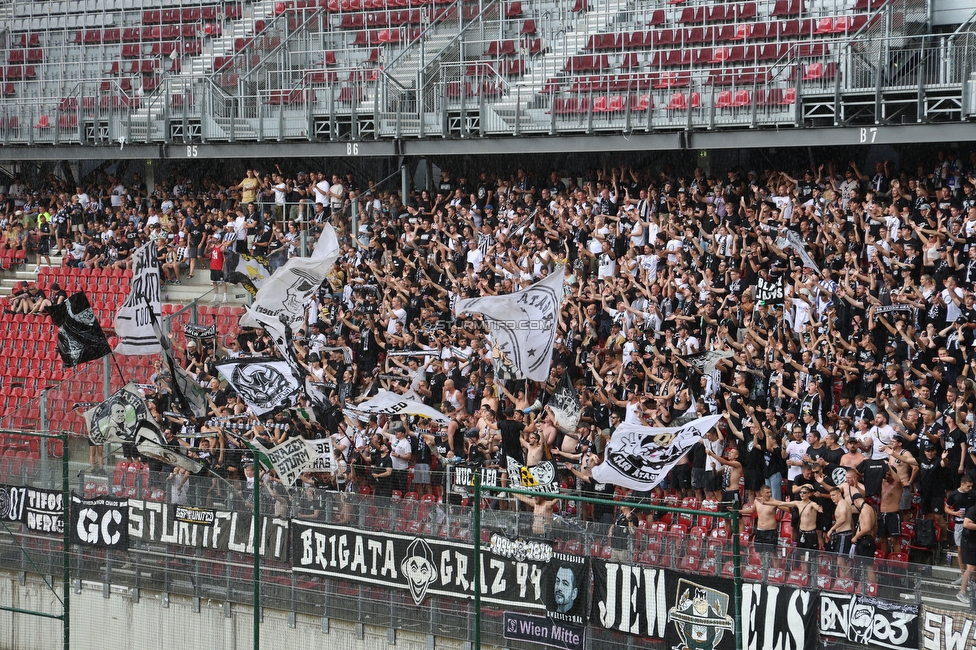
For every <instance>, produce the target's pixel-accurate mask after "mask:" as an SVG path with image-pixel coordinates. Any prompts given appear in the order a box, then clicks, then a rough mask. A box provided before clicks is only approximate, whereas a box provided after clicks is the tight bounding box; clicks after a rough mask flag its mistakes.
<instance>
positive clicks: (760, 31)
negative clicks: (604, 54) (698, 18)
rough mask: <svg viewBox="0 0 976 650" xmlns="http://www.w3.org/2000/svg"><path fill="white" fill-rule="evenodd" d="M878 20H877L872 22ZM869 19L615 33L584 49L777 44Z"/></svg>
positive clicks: (844, 30)
mask: <svg viewBox="0 0 976 650" xmlns="http://www.w3.org/2000/svg"><path fill="white" fill-rule="evenodd" d="M875 20H877V18H875ZM868 21H869V17H868V16H865V15H860V16H841V17H838V18H825V19H822V20H817V19H814V18H807V19H803V20H783V21H775V20H774V21H770V22H762V23H744V24H740V25H723V26H714V27H679V28H667V29H653V30H649V31H636V32H616V33H607V34H596V35H594V36H591V37H590V39H589V41H588V42H587V44H586V49H589V50H594V51H600V50H621V49H623V50H636V49H645V48H661V47H685V46H687V45H697V44H706V43H723V42H733V41H743V40H778V39H793V38H812V37H814V36H822V35H825V34H840V33H848V32H855V31H857V30H859V29H860V28H862V27H864V25H866V24H867V23H868Z"/></svg>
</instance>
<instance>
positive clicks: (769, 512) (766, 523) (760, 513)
mask: <svg viewBox="0 0 976 650" xmlns="http://www.w3.org/2000/svg"><path fill="white" fill-rule="evenodd" d="M777 508H779V509H780V510H789V508H790V504H789V503H787V502H786V501H777V500H776V499H774V498H773V490H772V488H771V487H769V486H768V485H763V486H762V487H761V488H759V494H758V495H756V499H755V501H753V502H752V505H751V506H748V507H746V508H743V509H742V514H743V515H751V514H755V515H756V531H755V533H754V535H753V540H754V542H755V545H756V550H757V551H759V552H760V553H772V552H774V551H775V550H776V544H777V543H778V542H779V533H778V532H777V528H776V527H777V525H778V524H777V521H776V509H777Z"/></svg>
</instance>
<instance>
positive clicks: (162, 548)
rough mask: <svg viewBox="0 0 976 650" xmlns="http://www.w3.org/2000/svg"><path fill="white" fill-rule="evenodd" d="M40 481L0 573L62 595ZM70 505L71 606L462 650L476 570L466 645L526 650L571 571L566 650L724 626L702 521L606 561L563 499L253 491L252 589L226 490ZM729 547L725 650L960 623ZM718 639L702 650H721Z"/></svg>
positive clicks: (708, 531)
mask: <svg viewBox="0 0 976 650" xmlns="http://www.w3.org/2000/svg"><path fill="white" fill-rule="evenodd" d="M4 435H5V438H4V440H5V444H7V443H9V441H10V436H11V435H13V436H19V437H17V438H15V439H14V442H15V443H16V442H18V441H23V440H24V439H25V436H24V435H23V432H17V433H5V434H4ZM26 438H27V439H30V436H26ZM65 462H67V461H65ZM52 464H53V461H52ZM58 469H60V467H58ZM58 475H59V472H57V471H54V470H53V467H52V468H50V471H48V473H47V474H46V475H45V474H44V473H43V472H42V470H41V466H37V467H36V468H34V469H33V470H32V471H30V472H27V473H23V472H21V473H20V474H11V473H10V472H9V468H8V467H7V466H6V465H5V464H3V463H0V484H2V485H0V494H2V495H3V496H4V497H5V498H4V499H3V500H2V501H3V502H4V504H5V506H6V511H5V516H4V518H3V519H4V522H3V523H4V526H3V527H2V528H0V567H2V568H3V569H5V570H7V571H14V572H18V573H21V574H22V575H24V576H26V575H28V574H31V575H38V576H42V577H48V578H47V579H48V580H49V581H51V582H56V580H52V579H51V578H50V577H49V576H60V575H61V571H62V566H63V564H62V558H63V552H64V548H65V547H64V541H63V537H62V535H61V533H60V531H59V529H58V526H57V524H56V523H54V522H55V521H56V520H58V517H59V512H58V510H57V506H56V505H55V503H56V502H55V500H53V499H50V498H44V497H45V495H52V494H60V493H61V490H60V485H59V481H58V480H57V477H58ZM69 487H70V490H69V491H70V492H72V493H74V497H70V498H71V499H72V500H74V503H73V505H72V510H73V513H72V514H71V516H67V515H65V516H64V519H63V521H64V523H65V524H66V525H67V526H68V527H69V533H70V536H71V537H72V538H73V539H74V540H75V543H73V544H72V545H71V546H70V547H68V549H67V553H68V562H69V566H70V584H71V585H72V586H73V588H74V589H75V590H78V589H80V588H81V584H82V582H88V583H101V584H102V585H103V589H104V593H106V595H108V594H110V593H112V589H111V587H113V586H122V587H127V588H128V589H129V593H130V594H131V598H132V599H133V600H135V601H138V600H139V597H140V596H139V594H140V592H141V591H144V590H145V591H150V592H158V593H162V594H164V595H181V596H186V597H190V598H193V599H209V600H216V601H219V602H223V603H225V605H224V611H225V614H226V615H228V616H231V615H233V612H234V611H235V609H234V606H237V605H243V606H249V605H251V604H252V603H253V597H254V587H255V583H257V584H258V586H259V591H260V603H261V606H262V607H265V608H269V609H276V610H282V611H285V612H289V613H292V614H304V615H308V616H313V617H322V618H323V619H339V620H346V621H351V622H356V623H363V624H369V625H375V626H379V627H385V628H391V629H402V630H414V631H418V632H422V633H427V634H431V635H434V636H440V637H446V638H453V639H460V640H466V641H471V642H474V641H475V639H474V636H473V635H474V622H475V612H474V609H473V600H474V598H473V596H474V593H473V589H474V584H476V583H475V566H476V565H480V566H481V567H482V572H481V574H480V575H479V576H478V582H479V583H480V584H481V585H482V586H481V592H480V600H481V609H480V613H481V617H480V623H481V626H480V636H479V640H480V642H481V643H482V644H485V645H497V646H502V647H509V648H521V647H526V648H527V647H534V644H533V643H532V639H531V637H532V633H530V632H526V633H525V634H521V633H519V634H514V635H513V633H512V631H511V630H512V627H511V626H515V627H518V626H519V625H522V624H524V626H525V627H524V630H531V629H532V625H531V623H532V622H533V621H538V620H540V619H541V620H543V621H547V620H548V621H550V622H551V621H553V620H557V621H558V620H560V619H559V617H558V614H553V613H552V612H553V609H554V608H556V607H557V605H554V603H553V601H552V598H551V597H550V595H549V594H551V593H552V590H553V586H552V585H553V580H554V579H555V578H554V574H555V573H556V572H557V571H558V568H562V567H565V566H570V567H572V568H573V569H575V570H577V573H576V577H575V579H577V580H580V582H579V587H578V595H577V596H575V597H574V598H573V600H578V604H576V605H574V607H575V609H573V610H572V613H571V614H569V615H566V616H564V617H563V622H562V623H561V624H560V625H561V627H560V629H561V630H562V633H563V634H568V635H570V636H572V634H574V633H575V632H576V631H577V630H578V631H579V632H580V634H581V638H587V640H586V641H585V643H589V644H591V645H590V646H589V647H601V648H603V647H606V648H633V647H648V648H665V647H671V645H673V643H672V641H673V640H674V639H675V638H676V637H675V635H679V636H680V634H681V633H682V632H681V631H680V629H681V625H680V624H682V623H683V622H687V621H688V620H690V619H688V616H687V615H685V614H687V612H685V614H682V612H683V611H684V609H683V608H685V607H686V606H690V604H689V603H691V602H692V601H693V600H694V597H695V594H699V593H700V594H702V596H701V597H702V598H705V599H706V600H707V602H708V603H709V605H710V606H713V608H714V611H716V612H718V611H721V612H722V616H723V617H725V616H728V617H729V618H728V619H724V618H723V619H722V620H723V621H726V622H728V621H731V620H732V619H733V618H734V617H733V616H732V614H733V613H734V609H733V598H732V594H733V585H734V584H735V583H734V580H733V578H734V575H733V574H734V560H735V555H734V546H735V541H736V540H735V539H734V537H733V535H732V528H731V526H730V525H728V522H725V521H724V520H722V519H720V518H719V516H718V514H717V513H714V512H708V513H705V512H701V511H698V512H696V513H695V514H688V513H687V512H686V511H685V512H681V511H677V510H676V511H674V512H671V513H666V512H654V513H651V516H650V517H649V520H648V522H646V523H644V524H642V525H641V527H640V528H638V529H637V530H636V531H635V532H634V533H633V534H631V535H629V536H627V537H626V539H624V540H623V541H621V539H620V538H619V537H618V539H617V540H614V537H613V530H612V527H611V526H609V525H608V524H606V523H597V522H592V521H582V520H581V519H580V518H579V517H578V515H576V514H574V510H576V511H578V510H579V509H578V508H572V507H568V505H569V504H570V503H571V501H572V496H570V495H567V497H566V499H565V504H564V505H563V506H562V507H561V509H560V510H559V512H560V513H561V514H557V515H555V516H546V517H542V518H540V517H539V516H537V515H536V514H534V513H533V512H524V511H517V510H516V509H515V502H514V500H513V499H511V498H510V497H508V496H507V495H504V494H499V493H497V492H496V493H492V492H490V491H489V490H490V488H486V493H485V494H486V496H484V498H482V499H481V500H480V505H481V506H482V507H481V508H480V509H478V510H477V511H476V510H475V509H474V508H473V505H472V504H473V503H474V501H473V499H472V498H471V497H470V496H467V497H463V498H462V497H459V496H455V497H453V498H451V499H449V501H451V503H439V502H437V501H436V499H434V498H433V497H430V496H428V497H422V496H420V495H416V494H412V493H408V494H406V495H403V496H400V497H398V498H392V499H386V498H382V497H377V496H375V495H371V494H361V493H359V492H338V491H335V490H327V489H318V488H313V487H311V486H302V487H296V488H292V489H286V488H284V487H282V486H280V485H275V484H270V485H264V486H263V487H262V489H261V493H260V495H259V506H260V511H261V518H262V522H263V524H262V526H261V532H263V538H262V539H263V541H262V543H261V546H262V547H263V555H262V556H259V558H258V561H259V567H258V569H257V571H255V569H254V566H255V558H254V554H253V552H252V551H253V548H254V545H253V544H252V543H251V541H250V540H251V539H252V536H253V532H254V531H253V527H252V523H251V522H252V516H251V512H252V510H253V500H252V499H253V496H252V494H253V492H252V490H251V489H250V488H249V487H248V486H247V485H246V483H245V482H244V481H234V480H231V481H228V480H226V479H225V478H223V477H221V476H219V475H216V474H212V475H209V476H205V477H190V478H188V479H183V478H182V477H179V476H175V475H174V476H170V475H169V474H164V473H160V472H155V471H152V470H150V469H149V468H148V467H146V466H144V465H143V464H136V463H131V464H130V463H125V464H120V465H119V466H117V467H116V469H115V470H114V471H111V470H110V471H109V472H107V475H106V476H101V475H92V474H90V473H84V472H83V473H81V474H80V475H79V476H71V479H70V486H69ZM113 495H116V497H117V498H116V499H115V500H113V499H112V497H113ZM86 497H88V499H87V500H86ZM99 499H100V500H99ZM11 503H13V504H14V505H15V506H16V505H17V504H20V507H21V508H22V510H21V511H17V510H16V508H12V507H11V505H10V504H11ZM38 504H41V506H43V507H41V506H39V505H38ZM115 511H118V512H119V513H120V514H119V517H120V518H119V519H114V518H113V517H114V515H113V512H115ZM476 512H477V513H478V516H475V513H476ZM16 514H19V515H20V518H19V519H16V518H15V517H14V516H13V515H16ZM654 519H656V520H657V521H653V520H654ZM191 521H192V522H197V523H189V522H191ZM106 522H108V523H106ZM720 522H721V523H720ZM126 538H127V539H126ZM476 539H477V540H480V562H478V561H476V560H475V558H476V557H477V554H476V553H475V552H474V541H475V540H476ZM739 541H740V542H741V550H740V555H739V559H740V562H741V570H742V575H743V577H744V578H745V580H744V582H743V583H742V584H743V587H742V613H743V616H742V625H743V626H744V629H743V630H742V631H741V632H742V634H743V638H744V639H745V640H746V641H747V643H746V644H745V645H744V646H742V647H766V646H764V645H762V644H763V643H765V642H769V641H768V640H764V639H765V637H764V635H769V634H777V635H780V636H781V637H782V639H781V640H782V642H783V643H785V644H786V645H782V646H777V647H795V648H798V649H799V648H811V649H812V648H814V647H818V646H817V643H819V644H820V646H819V647H827V646H829V647H848V644H849V647H858V642H861V641H863V640H864V639H868V640H873V641H874V642H877V643H878V645H879V647H886V648H921V647H926V648H927V647H943V646H933V645H931V639H929V637H926V636H924V635H925V634H927V633H926V632H925V628H923V626H922V622H923V617H927V618H925V619H924V620H926V621H929V622H931V621H932V620H934V618H933V617H942V618H940V619H939V620H940V621H941V623H940V624H947V625H948V626H949V627H948V628H947V629H949V630H950V631H951V630H952V629H955V628H953V625H957V624H958V625H957V627H958V626H959V625H963V624H965V622H966V621H970V623H972V619H973V617H972V614H969V613H968V612H970V611H971V608H966V611H965V612H963V611H959V605H956V607H955V609H953V608H952V607H951V605H949V602H950V601H952V599H953V597H954V592H955V589H953V588H951V587H949V586H948V584H947V582H948V580H944V579H942V578H940V577H939V574H938V567H935V566H932V565H925V564H916V563H910V562H908V561H907V559H906V558H902V557H896V558H892V559H888V560H876V559H874V558H865V559H853V560H852V559H850V558H846V557H841V556H837V555H834V554H829V553H817V552H813V551H798V550H795V549H793V548H792V547H790V546H789V544H788V543H786V541H785V540H783V541H782V542H781V543H780V545H779V546H777V548H776V549H775V550H774V551H773V552H771V553H767V554H762V553H758V552H756V550H755V548H754V547H753V546H752V544H751V543H750V541H749V539H748V533H746V536H745V537H744V538H742V539H740V540H739ZM93 544H98V546H96V545H93ZM581 567H586V568H581ZM421 569H422V571H421ZM689 590H690V591H689ZM686 601H687V602H686ZM0 605H7V603H0ZM940 605H941V607H940ZM868 610H870V612H869V613H868ZM547 612H549V614H550V615H551V616H556V618H555V619H553V618H549V619H547V618H546V616H547ZM658 613H660V614H662V615H664V616H665V618H664V620H659V619H658V618H656V616H657V615H658ZM856 613H860V614H861V615H862V617H861V618H864V617H866V619H867V627H864V621H863V620H861V619H860V618H858V617H856V616H854V615H855V614H856ZM534 617H538V618H534ZM953 617H954V618H953ZM584 619H587V622H586V623H585V624H583V620H584ZM947 621H948V622H947ZM713 623H714V622H713ZM713 623H709V625H713ZM767 623H771V625H767ZM729 624H730V625H731V623H729ZM714 625H718V624H717V623H715V624H714ZM714 625H713V627H714ZM723 625H724V623H723ZM797 625H800V626H801V627H800V628H797V627H796V626H797ZM733 627H734V626H733ZM720 628H721V626H718V627H714V629H715V630H718V629H720ZM722 629H726V631H727V632H733V630H731V629H728V628H722ZM797 630H799V632H798V631H797ZM809 635H812V637H810V636H809ZM865 635H868V636H865ZM870 635H874V636H870ZM733 638H734V634H730V636H728V637H726V639H725V641H723V642H722V643H721V644H720V645H718V646H717V647H719V648H731V647H733V646H732V645H729V642H730V640H731V639H733ZM811 638H812V639H813V641H812V645H811V641H810V640H809V639H811ZM923 638H924V639H928V641H927V643H929V645H924V646H923V645H922V639H923ZM790 639H793V641H791V640H790ZM816 639H819V642H818V641H816ZM740 640H741V639H740ZM534 641H535V642H538V641H540V639H539V638H535V639H534ZM794 641H795V644H793V643H794ZM751 643H759V645H756V646H752V645H750V644H751ZM791 644H793V645H791ZM568 647H581V648H582V647H584V645H583V643H581V644H580V645H578V646H576V645H573V644H570V645H569V646H568ZM860 647H863V643H862V644H861V645H860Z"/></svg>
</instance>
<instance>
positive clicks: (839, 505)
mask: <svg viewBox="0 0 976 650" xmlns="http://www.w3.org/2000/svg"><path fill="white" fill-rule="evenodd" d="M830 500H831V501H833V502H834V525H833V526H831V527H830V529H829V530H828V531H827V538H828V539H831V540H833V541H834V553H837V554H838V558H837V566H838V568H839V569H840V571H842V572H843V573H844V574H847V573H848V571H849V570H848V567H847V556H848V554H849V553H850V552H851V543H852V539H853V537H854V524H853V522H852V521H851V514H852V508H851V504H850V503H848V502H847V501H846V500H845V499H844V493H843V491H841V489H840V488H838V487H835V488H831V490H830ZM838 575H840V574H838ZM845 577H846V576H845Z"/></svg>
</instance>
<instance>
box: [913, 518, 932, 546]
mask: <svg viewBox="0 0 976 650" xmlns="http://www.w3.org/2000/svg"><path fill="white" fill-rule="evenodd" d="M935 542H936V539H935V523H934V522H933V521H932V520H931V519H922V520H921V521H919V522H918V523H917V524H915V541H914V544H913V545H914V546H924V547H932V546H935Z"/></svg>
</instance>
